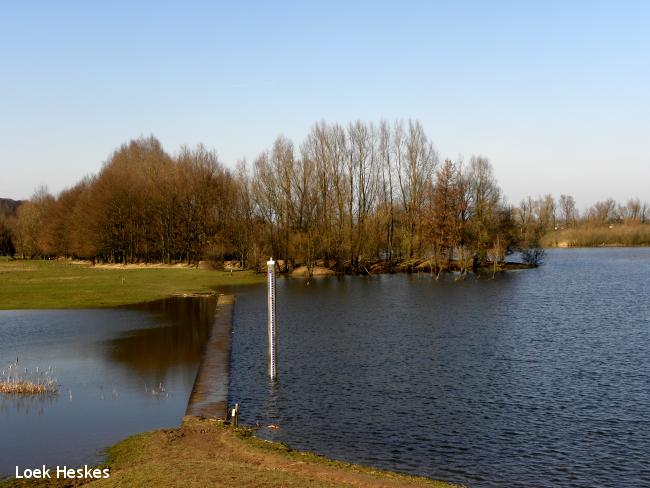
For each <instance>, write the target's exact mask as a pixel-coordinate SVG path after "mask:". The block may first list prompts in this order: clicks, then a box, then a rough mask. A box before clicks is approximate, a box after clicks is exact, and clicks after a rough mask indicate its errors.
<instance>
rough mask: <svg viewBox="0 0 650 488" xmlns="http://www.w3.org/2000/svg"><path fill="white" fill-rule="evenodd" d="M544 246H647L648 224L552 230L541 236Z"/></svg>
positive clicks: (649, 237) (649, 232)
mask: <svg viewBox="0 0 650 488" xmlns="http://www.w3.org/2000/svg"><path fill="white" fill-rule="evenodd" d="M541 243H542V245H543V246H544V247H603V246H605V247H606V246H630V247H632V246H648V245H650V225H649V224H636V225H633V224H627V225H613V226H611V227H610V226H594V227H588V226H584V227H579V228H577V229H564V230H559V231H553V232H551V233H549V234H546V235H545V236H544V237H543V238H542V242H541Z"/></svg>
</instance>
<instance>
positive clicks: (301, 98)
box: [0, 0, 650, 208]
mask: <svg viewBox="0 0 650 488" xmlns="http://www.w3.org/2000/svg"><path fill="white" fill-rule="evenodd" d="M382 118H384V119H387V120H389V121H393V120H397V119H403V120H408V119H409V118H410V119H419V120H420V121H421V122H422V124H423V125H424V128H425V130H426V132H427V134H428V135H429V137H430V138H431V140H432V141H433V143H434V145H435V147H436V148H437V150H438V153H439V154H440V156H441V157H442V158H451V159H458V158H460V157H462V158H464V159H465V160H468V159H469V157H470V156H471V155H473V154H477V155H478V154H480V155H483V156H485V157H488V158H489V159H490V161H491V162H492V164H493V166H494V170H495V173H496V177H497V179H498V182H499V184H500V186H501V187H502V189H503V191H504V193H505V195H506V197H507V198H508V200H509V201H510V202H511V203H515V204H516V203H518V202H519V201H520V200H521V199H522V198H524V197H525V196H528V195H532V196H538V195H542V194H546V193H552V194H554V195H555V196H556V197H557V196H559V195H560V194H562V193H564V194H571V195H573V196H574V197H575V198H576V201H577V203H578V207H581V208H583V207H585V206H587V205H590V204H592V203H594V202H595V201H597V200H602V199H605V198H608V197H613V198H615V199H617V200H619V201H626V200H627V199H628V198H630V197H640V198H641V199H642V200H648V201H650V157H649V150H648V143H649V141H650V2H644V1H639V2H631V1H617V2H611V1H610V2H599V1H585V2H581V1H526V2H521V1H512V2H508V1H498V0H494V1H489V2H488V1H481V2H479V1H451V0H450V1H447V2H435V1H425V2H415V1H392V2H382V1H379V0H375V1H368V2H364V1H358V2H349V1H323V2H315V1H301V2H283V1H277V2H269V1H266V2H246V1H237V2H233V1H229V2H217V1H214V2H192V1H183V2H165V1H157V2H137V4H136V2H119V1H112V2H87V1H83V2H66V1H59V2H49V1H48V2H45V1H44V2H31V1H24V2H9V1H7V2H0V197H4V198H13V199H25V198H29V197H30V195H31V194H32V193H33V191H34V190H35V189H36V188H37V187H39V186H41V185H47V186H48V188H49V190H50V191H51V192H52V193H54V194H56V193H58V192H60V191H61V190H63V189H65V188H67V187H70V186H72V185H74V184H75V183H76V182H78V181H79V180H80V179H81V178H82V177H84V176H85V175H88V174H94V173H96V172H97V171H99V169H100V168H101V166H102V164H103V163H104V162H105V161H106V160H107V158H109V157H110V154H111V153H112V152H113V151H114V150H115V149H116V148H117V147H119V146H120V145H121V144H123V143H125V142H128V141H129V140H131V139H134V138H137V137H140V136H142V135H144V136H148V135H150V134H153V135H155V136H156V137H157V138H158V139H159V140H160V141H161V143H162V144H163V146H164V147H165V149H166V150H167V151H168V152H170V153H172V154H173V153H175V152H177V151H178V150H179V149H180V147H181V146H182V145H184V144H186V145H190V146H194V145H196V144H198V143H203V144H205V145H206V146H207V147H209V148H212V149H215V150H216V151H217V153H218V154H219V157H220V159H221V161H222V162H223V163H224V164H225V165H226V166H232V167H234V165H235V164H236V162H237V161H238V160H239V159H241V158H246V159H247V160H248V161H252V160H253V159H254V158H255V157H256V156H257V155H258V154H259V153H260V152H261V151H263V150H265V149H266V148H269V147H270V146H271V145H272V143H273V141H274V140H275V138H276V137H277V136H278V135H280V134H283V135H285V136H287V137H289V138H291V139H292V140H293V141H294V142H295V143H296V145H299V144H300V142H301V141H302V140H303V138H304V137H305V135H306V134H307V133H308V131H309V130H310V128H311V126H312V125H313V124H314V123H315V122H318V121H321V120H324V121H327V122H338V123H341V124H347V123H349V122H351V121H355V120H363V121H368V122H371V121H372V122H378V121H379V120H380V119H382Z"/></svg>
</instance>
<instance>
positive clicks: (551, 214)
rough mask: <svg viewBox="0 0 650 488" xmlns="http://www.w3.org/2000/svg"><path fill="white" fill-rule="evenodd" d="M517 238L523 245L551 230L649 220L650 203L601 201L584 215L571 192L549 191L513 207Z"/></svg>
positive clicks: (646, 221)
mask: <svg viewBox="0 0 650 488" xmlns="http://www.w3.org/2000/svg"><path fill="white" fill-rule="evenodd" d="M514 216H515V221H516V224H517V229H518V233H517V238H518V241H519V242H520V244H521V245H522V246H523V247H528V245H529V244H530V243H535V242H538V241H539V239H540V238H541V236H543V235H544V234H548V233H549V232H552V231H557V230H564V229H575V228H589V227H603V226H617V225H630V226H634V225H640V224H648V223H650V204H648V203H646V202H641V200H640V199H639V198H632V199H630V200H628V201H627V203H626V204H619V203H617V202H616V201H615V200H614V199H612V198H608V199H607V200H603V201H599V202H596V203H595V204H593V205H592V206H591V207H588V208H587V209H586V210H585V211H584V212H583V213H582V215H581V214H580V212H578V210H577V208H576V203H575V199H574V198H573V197H572V196H571V195H560V198H559V199H557V200H555V198H554V197H553V196H552V195H550V194H548V195H545V196H543V197H539V198H537V199H533V198H532V197H528V198H525V199H523V200H522V201H521V203H520V204H519V206H518V207H516V208H515V209H514Z"/></svg>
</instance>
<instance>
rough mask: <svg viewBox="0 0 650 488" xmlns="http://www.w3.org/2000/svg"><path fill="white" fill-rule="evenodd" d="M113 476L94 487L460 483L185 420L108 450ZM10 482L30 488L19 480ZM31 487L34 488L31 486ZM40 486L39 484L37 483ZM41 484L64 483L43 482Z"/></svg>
mask: <svg viewBox="0 0 650 488" xmlns="http://www.w3.org/2000/svg"><path fill="white" fill-rule="evenodd" d="M108 466H109V467H110V478H109V479H107V480H96V481H92V482H91V483H89V485H90V486H93V487H97V488H101V487H121V486H129V487H131V486H133V487H139V486H142V487H145V486H164V487H176V486H177V487H201V488H202V487H205V486H233V487H235V486H236V487H239V488H252V487H268V488H271V487H284V488H303V487H311V488H334V487H351V486H353V487H359V488H365V487H377V488H407V487H422V488H424V487H427V488H452V487H454V486H457V485H452V484H449V483H445V482H441V481H433V480H430V479H427V478H421V477H413V476H405V475H401V474H396V473H390V472H386V471H381V470H376V469H371V468H367V467H363V466H359V465H353V464H347V463H341V462H338V461H331V460H327V459H325V458H323V457H321V456H317V455H315V454H312V453H305V452H298V451H293V450H291V449H289V448H288V447H286V446H284V445H282V444H277V443H271V442H267V441H263V440H259V439H256V438H255V437H253V436H252V435H251V431H250V430H247V429H241V430H240V429H238V430H234V429H231V428H229V427H227V426H224V425H223V424H222V423H221V422H218V421H211V420H199V419H196V418H191V417H190V418H186V419H185V420H184V421H183V424H182V425H181V426H180V427H179V428H177V429H166V430H157V431H153V432H147V433H144V434H138V435H135V436H133V437H129V438H128V439H126V440H124V441H122V442H120V443H118V444H116V445H115V446H114V447H112V448H110V450H109V463H108ZM6 486H27V484H21V483H20V482H19V481H18V480H13V481H10V482H8V483H7V484H6ZM29 486H34V485H33V484H30V485H29ZM37 486H38V485H37ZM40 486H62V485H60V484H57V480H53V483H50V484H47V483H43V484H40Z"/></svg>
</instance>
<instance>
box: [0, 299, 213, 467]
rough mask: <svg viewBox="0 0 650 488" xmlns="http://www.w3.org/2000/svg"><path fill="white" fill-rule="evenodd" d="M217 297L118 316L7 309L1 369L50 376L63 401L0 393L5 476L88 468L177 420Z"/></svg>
mask: <svg viewBox="0 0 650 488" xmlns="http://www.w3.org/2000/svg"><path fill="white" fill-rule="evenodd" d="M215 306H216V300H215V299H214V298H173V299H168V300H162V301H158V302H152V303H150V304H146V305H142V306H137V307H131V308H128V309H119V310H108V309H98V310H41V311H31V310H30V311H0V370H3V369H5V370H6V367H7V365H8V364H9V363H11V362H15V361H16V359H18V369H19V370H21V371H22V372H23V373H24V369H25V368H28V369H29V370H30V371H32V372H33V371H35V370H36V368H39V371H42V370H44V369H45V370H50V371H51V373H49V374H51V375H52V376H53V377H54V378H56V380H57V383H58V384H59V392H58V394H57V395H50V396H45V397H43V396H35V397H14V396H10V395H2V394H0V433H1V435H0V474H5V475H11V474H13V473H14V470H15V466H16V465H18V466H23V467H33V466H38V465H41V464H46V465H51V466H54V465H61V466H63V465H67V466H68V467H71V466H79V465H81V466H83V465H84V464H93V463H97V462H101V461H102V460H103V459H104V452H103V449H104V448H105V447H106V446H110V445H112V444H114V443H115V442H117V441H119V440H121V439H124V438H125V437H127V436H129V435H131V434H134V433H137V432H142V431H146V430H151V429H155V428H161V427H172V426H176V425H178V424H179V422H180V420H181V418H182V417H183V415H184V413H185V408H186V406H187V401H188V397H189V395H190V392H191V390H192V386H193V383H194V379H195V376H196V371H197V368H198V366H199V362H200V361H201V358H202V353H203V349H204V345H205V341H206V339H207V337H208V334H209V331H210V327H211V326H212V320H213V317H214V310H215Z"/></svg>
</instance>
